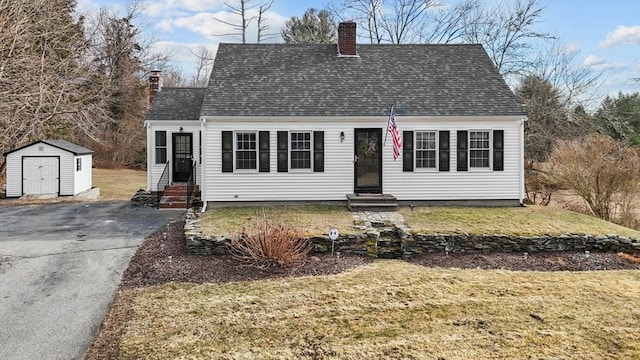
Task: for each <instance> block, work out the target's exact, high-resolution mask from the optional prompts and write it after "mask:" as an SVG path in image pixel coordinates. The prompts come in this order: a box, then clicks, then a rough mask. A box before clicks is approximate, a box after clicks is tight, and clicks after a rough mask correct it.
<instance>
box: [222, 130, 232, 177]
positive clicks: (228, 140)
mask: <svg viewBox="0 0 640 360" xmlns="http://www.w3.org/2000/svg"><path fill="white" fill-rule="evenodd" d="M222 172H233V131H223V132H222Z"/></svg>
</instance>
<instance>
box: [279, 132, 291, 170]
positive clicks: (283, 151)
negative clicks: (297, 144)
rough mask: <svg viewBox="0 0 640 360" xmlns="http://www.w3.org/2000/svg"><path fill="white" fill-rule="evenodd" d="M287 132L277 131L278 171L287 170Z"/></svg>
mask: <svg viewBox="0 0 640 360" xmlns="http://www.w3.org/2000/svg"><path fill="white" fill-rule="evenodd" d="M288 142H289V132H287V131H278V172H288V171H289V146H288Z"/></svg>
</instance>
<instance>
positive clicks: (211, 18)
mask: <svg viewBox="0 0 640 360" xmlns="http://www.w3.org/2000/svg"><path fill="white" fill-rule="evenodd" d="M254 11H255V14H254V13H253V12H254ZM257 15H258V14H257V10H255V9H252V10H250V11H249V12H248V13H247V17H252V16H257ZM263 16H264V17H265V19H266V21H267V25H269V26H270V28H269V29H268V30H267V31H266V33H267V34H271V33H274V34H276V36H274V37H272V38H271V40H270V41H268V42H278V41H280V36H279V34H280V29H281V28H282V26H283V25H284V23H285V21H287V18H286V17H283V16H281V15H279V14H276V13H273V12H267V13H266V14H264V15H263ZM216 19H218V20H221V21H224V22H226V23H230V24H234V23H238V21H239V17H238V15H235V14H232V13H230V12H227V11H219V12H216V13H209V12H201V13H198V14H195V15H193V16H186V17H180V18H175V19H173V20H171V23H170V24H171V27H172V28H182V29H186V30H189V31H191V32H194V33H197V34H201V35H204V36H207V37H209V38H210V39H213V40H216V41H221V42H225V41H226V42H240V41H241V36H240V35H239V30H238V29H234V27H233V26H232V25H229V24H225V23H223V22H221V21H218V20H216ZM163 27H164V28H169V27H168V26H165V25H164V24H163ZM257 35H258V31H257V25H256V21H255V20H253V21H251V23H250V24H249V27H248V28H247V33H246V38H247V42H250V43H252V42H255V41H256V38H257Z"/></svg>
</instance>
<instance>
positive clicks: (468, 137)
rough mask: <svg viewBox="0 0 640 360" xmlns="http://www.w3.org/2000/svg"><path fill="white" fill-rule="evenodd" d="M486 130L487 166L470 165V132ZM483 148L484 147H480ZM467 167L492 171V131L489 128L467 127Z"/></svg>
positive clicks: (470, 169)
mask: <svg viewBox="0 0 640 360" xmlns="http://www.w3.org/2000/svg"><path fill="white" fill-rule="evenodd" d="M472 132H487V133H489V166H486V167H473V166H471V133H472ZM482 150H484V149H482ZM467 169H468V171H478V172H491V171H493V131H492V130H489V129H469V130H468V131H467Z"/></svg>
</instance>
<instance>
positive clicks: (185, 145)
mask: <svg viewBox="0 0 640 360" xmlns="http://www.w3.org/2000/svg"><path fill="white" fill-rule="evenodd" d="M192 140H193V134H182V133H177V134H173V182H187V181H189V176H190V175H191V167H192V160H191V159H192V157H193V156H192V155H193V146H192V144H193V141H192Z"/></svg>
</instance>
